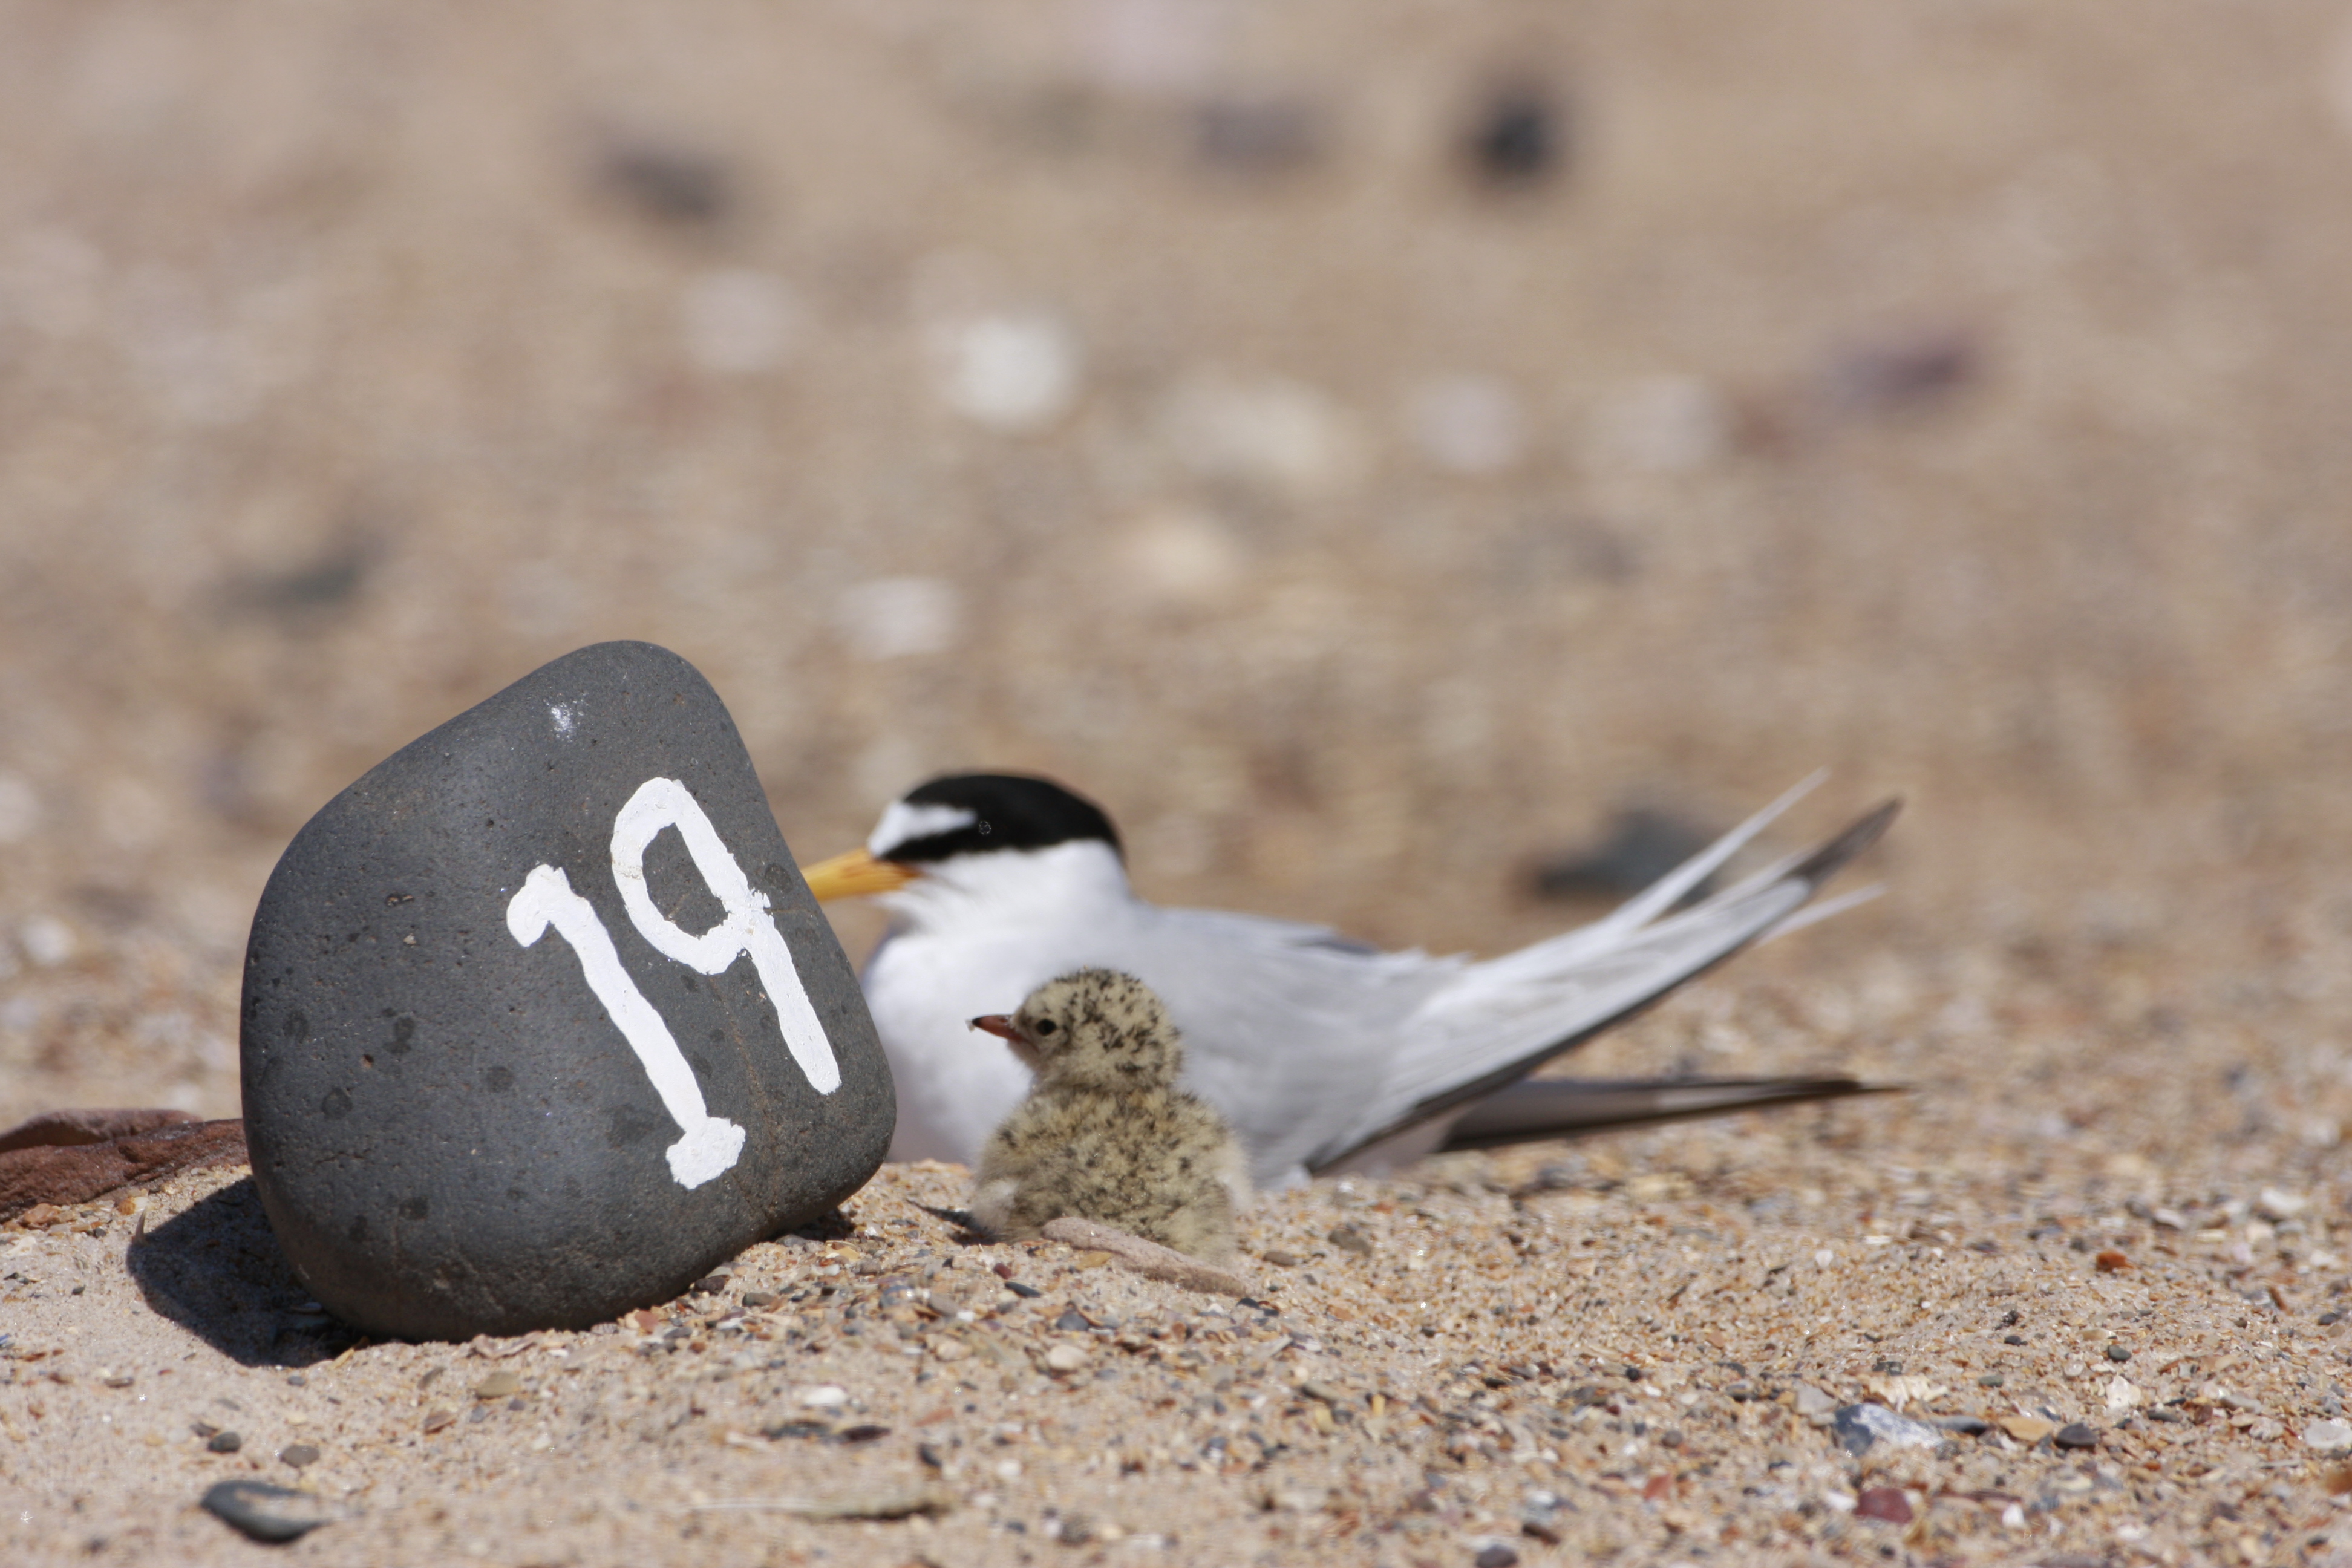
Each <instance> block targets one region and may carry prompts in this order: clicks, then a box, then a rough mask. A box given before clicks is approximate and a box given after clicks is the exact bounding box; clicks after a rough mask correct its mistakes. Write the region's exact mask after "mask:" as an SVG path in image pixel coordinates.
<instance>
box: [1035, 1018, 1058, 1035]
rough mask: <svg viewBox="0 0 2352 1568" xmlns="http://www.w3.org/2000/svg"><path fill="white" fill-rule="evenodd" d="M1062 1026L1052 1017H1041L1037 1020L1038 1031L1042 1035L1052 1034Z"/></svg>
mask: <svg viewBox="0 0 2352 1568" xmlns="http://www.w3.org/2000/svg"><path fill="white" fill-rule="evenodd" d="M1060 1027H1061V1026H1060V1025H1059V1024H1056V1023H1055V1022H1054V1020H1053V1019H1051V1018H1040V1019H1038V1020H1037V1032H1038V1033H1039V1034H1041V1035H1050V1034H1052V1033H1053V1032H1054V1031H1055V1030H1056V1029H1058V1028H1060Z"/></svg>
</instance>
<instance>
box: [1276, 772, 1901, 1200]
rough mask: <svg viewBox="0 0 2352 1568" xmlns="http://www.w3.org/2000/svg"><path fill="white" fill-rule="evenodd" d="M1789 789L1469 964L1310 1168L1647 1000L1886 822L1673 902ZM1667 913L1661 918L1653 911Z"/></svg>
mask: <svg viewBox="0 0 2352 1568" xmlns="http://www.w3.org/2000/svg"><path fill="white" fill-rule="evenodd" d="M1788 803H1789V797H1784V798H1783V799H1782V801H1780V802H1779V803H1776V804H1775V805H1773V806H1772V807H1769V808H1768V809H1767V810H1766V811H1765V812H1764V813H1762V814H1759V816H1758V817H1756V818H1753V819H1751V820H1750V821H1749V822H1748V823H1747V824H1745V825H1743V826H1741V828H1740V829H1738V831H1737V832H1735V833H1734V834H1732V835H1730V836H1728V837H1727V838H1726V839H1725V840H1723V841H1722V842H1721V843H1719V844H1717V846H1715V847H1712V848H1710V849H1709V850H1707V851H1706V853H1705V854H1703V855H1701V856H1699V857H1698V858H1696V859H1694V860H1693V861H1692V862H1690V864H1688V865H1687V866H1685V867H1684V868H1682V869H1680V870H1678V871H1676V872H1675V874H1674V875H1673V876H1671V877H1668V878H1667V879H1665V880H1664V881H1663V882H1661V883H1660V884H1658V886H1657V887H1655V888H1653V889H1650V890H1649V891H1648V892H1645V893H1643V894H1642V895H1641V896H1640V897H1638V898H1636V899H1634V900H1633V901H1632V902H1631V903H1629V904H1627V905H1626V906H1625V907H1624V908H1623V909H1622V910H1618V911H1617V912H1616V913H1615V914H1612V915H1611V916H1609V917H1608V918H1607V919H1605V920H1602V921H1597V922H1595V923H1594V924H1592V925H1590V926H1586V927H1583V928H1581V929H1580V930H1577V931H1569V932H1567V933H1565V934H1564V935H1561V936H1559V937H1555V938H1553V939H1551V940H1550V941H1549V942H1538V943H1536V944H1535V945H1534V946H1532V947H1528V948H1523V949H1521V950H1520V951H1519V952H1515V953H1510V954H1507V955H1506V956H1505V957H1502V958H1498V959H1496V960H1494V961H1492V962H1490V963H1479V964H1474V965H1471V966H1468V967H1467V968H1466V969H1465V970H1464V971H1463V972H1461V973H1460V974H1459V975H1458V976H1457V977H1455V978H1454V981H1453V982H1452V984H1446V985H1444V986H1442V987H1441V988H1440V989H1438V990H1437V991H1436V992H1434V993H1433V994H1432V995H1431V996H1430V998H1429V999H1428V1001H1427V1002H1426V1003H1424V1004H1423V1006H1422V1007H1421V1008H1420V1009H1419V1010H1418V1012H1417V1013H1416V1014H1415V1016H1413V1017H1412V1019H1411V1020H1409V1021H1408V1024H1407V1026H1406V1029H1405V1040H1404V1044H1403V1047H1402V1049H1400V1050H1398V1051H1397V1052H1395V1053H1394V1055H1393V1057H1392V1063H1391V1072H1390V1075H1389V1077H1388V1079H1386V1081H1385V1082H1384V1083H1383V1084H1382V1085H1381V1089H1380V1091H1379V1093H1378V1095H1377V1096H1376V1097H1375V1098H1374V1100H1372V1101H1371V1102H1370V1104H1368V1105H1367V1106H1366V1113H1365V1115H1364V1116H1363V1118H1362V1119H1361V1120H1360V1121H1358V1122H1357V1123H1356V1124H1355V1125H1353V1126H1351V1127H1349V1128H1348V1129H1346V1130H1345V1131H1343V1132H1342V1133H1341V1134H1340V1135H1339V1136H1338V1137H1337V1138H1335V1139H1334V1140H1332V1141H1331V1142H1328V1143H1325V1144H1323V1145H1320V1146H1318V1148H1317V1149H1316V1150H1315V1152H1313V1154H1312V1155H1310V1157H1309V1160H1308V1166H1309V1168H1310V1169H1312V1170H1321V1169H1325V1168H1328V1167H1329V1166H1332V1165H1336V1164H1338V1163H1340V1162H1341V1161H1344V1160H1346V1159H1347V1158H1349V1155H1350V1154H1352V1153H1353V1152H1356V1151H1358V1150H1360V1149H1362V1148H1365V1147H1366V1146H1368V1145H1370V1144H1372V1143H1374V1142H1384V1141H1387V1140H1390V1139H1392V1138H1394V1137H1395V1136H1396V1135H1397V1134H1398V1133H1400V1132H1402V1131H1405V1130H1407V1129H1410V1128H1412V1127H1414V1126H1416V1125H1418V1124H1420V1123H1423V1122H1426V1121H1431V1120H1433V1119H1434V1118H1437V1117H1440V1116H1443V1115H1444V1114H1445V1113H1447V1112H1449V1111H1452V1110H1455V1109H1456V1108H1458V1107H1460V1106H1463V1105H1465V1104H1467V1103H1469V1102H1470V1101H1472V1100H1477V1099H1480V1098H1482V1097H1483V1096H1485V1095H1487V1094H1489V1093H1492V1092H1493V1091H1494V1090H1496V1089H1500V1088H1502V1087H1503V1086H1504V1085H1506V1084H1508V1083H1511V1082H1513V1081H1515V1080H1517V1079H1519V1078H1521V1077H1522V1076H1524V1075H1525V1074H1526V1073H1527V1072H1528V1071H1529V1070H1530V1069H1531V1068H1534V1067H1536V1066H1537V1065H1538V1064H1539V1063H1541V1062H1543V1061H1545V1060H1547V1059H1549V1058H1551V1057H1554V1056H1557V1055H1559V1053H1560V1052H1562V1051H1565V1050H1567V1049H1569V1048H1570V1047H1572V1046H1575V1045H1578V1044H1580V1043H1581V1042H1582V1041H1584V1040H1586V1039H1589V1038H1591V1037H1592V1036H1593V1035H1595V1034H1598V1033H1599V1032H1600V1031H1601V1030H1602V1029H1605V1028H1607V1027H1609V1026H1611V1025H1612V1024H1615V1023H1617V1022H1619V1021H1621V1020H1622V1019H1624V1018H1626V1017H1628V1016H1631V1015H1633V1014H1634V1013H1637V1012H1639V1011H1641V1010H1642V1009H1643V1008H1644V1007H1647V1006H1648V1005H1651V1004H1652V1003H1654V1002H1655V1001H1656V1000H1657V999H1658V998H1660V997H1661V996H1664V994H1666V993H1667V992H1669V991H1672V990H1673V989H1674V988H1675V987H1676V986H1677V985H1680V984H1683V982H1685V981H1686V980H1689V979H1691V978H1692V977H1693V976H1695V975H1697V974H1700V973H1705V972H1706V970H1708V969H1710V968H1713V967H1714V966H1715V965H1716V964H1717V963H1721V962H1722V961H1723V960H1725V959H1726V958H1728V957H1729V956H1731V954H1733V953H1735V952H1738V951H1739V950H1740V949H1741V948H1743V947H1745V946H1747V945H1748V943H1749V942H1754V941H1756V940H1757V939H1758V938H1759V937H1761V936H1764V935H1767V934H1769V932H1770V931H1773V930H1775V929H1776V928H1778V927H1780V925H1782V924H1783V923H1786V922H1789V921H1790V918H1791V917H1792V916H1795V915H1796V913H1797V911H1798V910H1800V909H1801V907H1802V906H1803V905H1804V904H1805V902H1806V901H1807V900H1810V899H1811V897H1812V896H1813V894H1814V893H1815V892H1817V891H1818V890H1819V889H1821V887H1822V885H1823V884H1824V883H1825V882H1827V881H1828V879H1830V878H1831V877H1832V876H1833V875H1835V873H1836V872H1837V870H1838V869H1839V868H1841V867H1843V865H1844V864H1845V863H1846V862H1847V861H1849V860H1851V859H1852V858H1853V857H1854V856H1856V855H1859V854H1860V853H1862V851H1863V850H1864V849H1866V848H1868V847H1870V846H1871V844H1873V843H1874V842H1875V841H1876V840H1877V838H1878V836H1879V835H1880V834H1881V833H1883V832H1885V828H1886V825H1887V824H1888V823H1889V822H1891V821H1892V820H1894V817H1895V811H1896V809H1897V806H1896V803H1895V802H1892V801H1890V802H1888V803H1886V804H1885V805H1881V806H1879V807H1878V808H1877V809H1875V810H1874V811H1872V812H1870V813H1869V814H1868V815H1866V816H1864V817H1863V818H1862V819H1861V820H1859V821H1857V822H1856V823H1854V824H1853V826H1850V827H1848V828H1847V829H1846V830H1845V831H1844V832H1843V833H1841V834H1839V835H1838V836H1837V837H1835V838H1833V839H1832V840H1830V841H1829V842H1828V843H1826V844H1824V845H1822V847H1820V848H1818V849H1816V850H1814V851H1812V852H1811V854H1809V855H1805V856H1801V857H1797V858H1791V859H1789V860H1786V861H1783V862H1781V863H1780V864H1778V865H1775V866H1771V867H1768V868H1766V869H1764V870H1762V871H1759V872H1758V873H1757V874H1756V875H1754V876H1752V877H1749V878H1748V879H1746V880H1745V881H1742V882H1739V883H1738V884H1737V885H1735V886H1733V887H1730V888H1727V889H1724V890H1723V891H1721V892H1719V893H1717V894H1716V895H1715V896H1714V897H1712V898H1709V899H1707V900H1705V901H1703V902H1701V903H1698V904H1696V905H1694V906H1692V907H1691V908H1689V909H1687V910H1682V911H1680V912H1679V913H1674V914H1667V913H1665V911H1666V910H1670V909H1672V907H1673V905H1674V903H1675V900H1677V899H1679V898H1680V897H1681V896H1682V893H1683V892H1684V891H1685V890H1686V889H1689V888H1691V887H1694V886H1696V884H1697V883H1698V882H1699V881H1701V880H1702V879H1705V877H1706V875H1707V874H1709V873H1710V872H1711V871H1713V869H1714V868H1716V867H1717V865H1720V864H1721V863H1722V861H1723V860H1724V859H1726V858H1728V857H1729V855H1730V854H1731V853H1732V851H1733V850H1735V849H1737V848H1738V847H1739V845H1740V844H1741V843H1742V842H1744V841H1745V840H1746V839H1747V838H1748V837H1750V836H1752V835H1753V834H1754V833H1755V832H1756V831H1757V830H1758V829H1759V828H1760V827H1761V826H1763V825H1764V824H1765V823H1767V822H1769V820H1770V819H1771V817H1772V816H1776V815H1778V813H1779V812H1780V810H1781V809H1784V808H1785V806H1786V805H1787V804H1788ZM1661 917H1663V918H1661Z"/></svg>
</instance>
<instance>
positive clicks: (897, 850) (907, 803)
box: [875, 773, 1120, 862]
mask: <svg viewBox="0 0 2352 1568" xmlns="http://www.w3.org/2000/svg"><path fill="white" fill-rule="evenodd" d="M901 807H903V808H908V823H907V826H908V828H910V829H912V830H914V836H913V837H908V838H905V839H902V840H900V841H898V842H897V843H894V844H884V845H878V846H877V847H876V851H875V852H876V853H877V854H878V855H879V856H881V857H882V858H884V859H886V860H901V861H910V862H921V861H929V860H945V859H949V858H951V857H954V856H957V855H971V854H975V853H979V852H982V851H986V850H991V849H1044V848H1046V847H1050V846H1052V845H1055V844H1068V843H1072V842H1074V841H1076V840H1079V839H1087V838H1092V839H1097V840H1099V841H1101V842H1102V843H1105V844H1108V845H1109V846H1110V847H1111V849H1112V850H1113V851H1114V852H1115V853H1116V852H1119V851H1120V846H1119V842H1118V828H1116V827H1113V826H1111V822H1110V818H1109V817H1108V816H1106V815H1104V813H1103V809H1102V807H1100V806H1098V805H1096V804H1095V803H1094V802H1092V801H1090V800H1087V799H1086V798H1085V797H1084V796H1082V795H1074V794H1072V793H1071V792H1070V791H1068V790H1066V789H1064V788H1063V787H1062V786H1061V785H1060V784H1055V782H1054V781H1053V780H1051V779H1042V778H1034V777H1030V776H1028V775H1025V774H1021V773H949V774H947V775H945V776H944V777H941V778H935V779H933V780H931V781H930V782H929V784H924V785H922V786H921V787H919V788H918V789H916V790H915V791H914V792H912V793H911V794H909V795H908V796H907V798H906V799H905V800H903V801H901V802H900V803H899V805H898V806H897V807H893V808H892V809H893V811H897V810H898V809H900V808H901ZM923 808H929V809H928V810H925V809H923ZM884 821H885V824H886V826H887V822H888V818H887V817H886V818H885V819H884Z"/></svg>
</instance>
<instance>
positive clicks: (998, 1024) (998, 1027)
mask: <svg viewBox="0 0 2352 1568" xmlns="http://www.w3.org/2000/svg"><path fill="white" fill-rule="evenodd" d="M968 1027H971V1028H974V1029H983V1030H985V1031H987V1032H988V1033H989V1034H992V1035H994V1036H995V1037H997V1038H998V1039H1000V1040H1012V1041H1015V1042H1017V1043H1018V1042H1021V1031H1020V1030H1018V1029H1016V1028H1014V1027H1013V1020H1012V1019H1011V1018H1009V1017H1007V1016H1004V1015H1003V1014H1002V1013H983V1014H982V1015H981V1016H979V1017H977V1018H974V1019H972V1020H971V1024H970V1025H969V1026H968Z"/></svg>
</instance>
